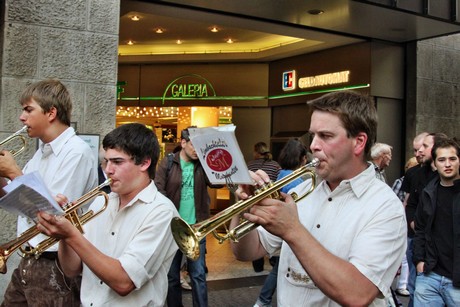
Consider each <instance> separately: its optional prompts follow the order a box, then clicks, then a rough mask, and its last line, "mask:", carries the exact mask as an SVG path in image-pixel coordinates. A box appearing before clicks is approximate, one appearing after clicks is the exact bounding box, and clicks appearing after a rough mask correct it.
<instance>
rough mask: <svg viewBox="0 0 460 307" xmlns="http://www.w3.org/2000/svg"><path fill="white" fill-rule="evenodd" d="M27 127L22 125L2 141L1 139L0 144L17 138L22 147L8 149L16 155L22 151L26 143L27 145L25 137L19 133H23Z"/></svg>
mask: <svg viewBox="0 0 460 307" xmlns="http://www.w3.org/2000/svg"><path fill="white" fill-rule="evenodd" d="M27 129H28V127H27V126H24V127H22V128H21V129H19V130H18V131H16V132H15V133H13V134H12V135H10V136H9V137H7V138H6V139H4V140H3V141H1V142H0V145H4V144H7V143H9V142H11V141H13V140H14V139H15V138H19V140H20V141H21V142H22V147H21V148H19V149H18V150H11V151H10V153H11V154H12V155H13V157H15V156H17V155H18V154H20V153H21V152H23V151H24V149H25V148H26V145H27V141H26V138H25V137H24V136H22V135H21V134H22V133H24V132H25V131H27Z"/></svg>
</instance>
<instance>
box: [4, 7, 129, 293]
mask: <svg viewBox="0 0 460 307" xmlns="http://www.w3.org/2000/svg"><path fill="white" fill-rule="evenodd" d="M0 3H1V6H2V7H1V13H2V16H0V20H1V26H2V27H1V32H0V33H1V36H0V50H1V51H0V52H1V59H0V65H1V67H0V78H1V80H0V131H1V133H0V137H1V139H3V138H4V137H6V136H7V135H9V134H10V133H12V132H14V131H17V130H18V129H19V128H20V127H21V123H20V121H19V119H18V117H19V114H20V112H21V108H20V105H19V104H18V97H19V95H20V93H21V91H22V90H23V89H24V88H25V87H26V86H27V85H28V84H30V83H32V82H35V81H38V80H42V79H45V78H58V79H60V80H61V81H62V82H63V83H64V84H65V85H66V86H67V87H68V89H69V91H70V93H71V96H72V99H73V112H72V122H75V123H76V127H77V132H78V133H82V134H99V135H100V136H101V140H102V138H103V136H105V134H107V133H108V132H109V131H110V130H112V129H113V128H114V127H115V112H116V82H117V67H118V32H119V17H120V16H119V15H120V13H119V12H120V1H119V0H97V1H95V0H61V1H40V0H6V1H1V2H0ZM36 148H37V141H36V140H29V142H28V149H27V152H26V153H24V154H22V155H21V156H20V157H19V158H18V163H19V164H20V166H23V165H24V164H25V162H26V161H27V160H28V159H29V158H30V157H31V156H32V154H33V152H34V151H35V149H36ZM15 236H16V216H13V215H11V214H9V213H6V212H5V211H3V210H1V209H0V242H6V241H9V240H11V239H13V238H14V237H15ZM11 258H12V259H9V260H8V273H11V272H12V271H13V269H14V268H15V267H16V266H17V262H18V260H17V259H18V257H17V256H12V257H11ZM9 275H10V274H7V275H0V295H1V297H3V293H4V290H5V287H6V286H7V284H8V282H9V280H10V277H9Z"/></svg>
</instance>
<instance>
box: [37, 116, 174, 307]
mask: <svg viewBox="0 0 460 307" xmlns="http://www.w3.org/2000/svg"><path fill="white" fill-rule="evenodd" d="M102 145H103V147H104V150H105V158H104V160H105V161H106V162H107V166H106V168H105V172H106V173H107V176H108V177H109V178H110V179H111V180H112V183H111V190H112V193H111V194H110V195H109V201H108V206H107V209H105V210H104V211H103V212H102V213H100V214H99V215H98V216H97V217H95V218H94V219H92V220H90V221H89V222H88V223H86V224H85V225H84V229H85V234H82V233H80V231H79V230H78V229H77V228H76V227H75V226H74V225H72V224H71V223H70V222H69V221H68V220H67V219H65V218H57V217H55V216H52V215H49V214H47V213H44V212H41V213H39V223H38V225H37V227H38V229H39V230H40V231H42V232H44V233H45V234H47V235H49V236H52V237H55V238H58V239H60V244H59V259H60V260H61V259H62V260H64V259H65V261H63V262H62V269H63V270H64V273H65V274H66V275H68V276H78V275H79V274H80V273H81V274H82V285H81V301H82V305H83V306H158V307H163V306H164V304H165V301H166V294H167V291H168V278H167V274H168V270H169V267H170V265H171V262H172V260H173V257H174V255H175V254H176V251H177V245H176V243H175V242H174V239H173V236H172V233H171V230H170V226H169V224H170V222H171V219H172V218H173V217H177V216H179V213H178V212H177V210H176V208H175V207H174V205H173V203H172V202H171V201H170V200H169V199H168V198H166V197H165V196H164V195H163V194H161V193H160V192H159V191H158V189H157V188H156V186H155V184H154V182H153V177H154V175H155V167H156V163H157V161H158V156H159V153H160V147H159V145H158V141H157V138H156V135H155V133H154V132H153V131H152V130H150V129H148V128H147V127H145V126H144V125H141V124H126V125H123V126H120V127H118V128H116V129H115V130H113V131H112V132H110V133H109V134H107V136H106V137H105V138H104V140H103V142H102ZM99 199H100V198H99ZM99 199H96V200H95V201H94V202H93V203H92V204H91V206H90V210H94V211H95V212H97V211H98V210H99V207H100V205H101V204H100V202H99V201H98V200H99ZM61 201H62V199H61ZM61 201H60V203H61ZM64 202H65V201H64Z"/></svg>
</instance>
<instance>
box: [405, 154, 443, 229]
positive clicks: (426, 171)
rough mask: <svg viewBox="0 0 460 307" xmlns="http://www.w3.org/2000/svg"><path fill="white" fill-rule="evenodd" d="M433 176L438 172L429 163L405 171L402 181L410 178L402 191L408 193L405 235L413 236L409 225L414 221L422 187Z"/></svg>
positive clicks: (436, 175)
mask: <svg viewBox="0 0 460 307" xmlns="http://www.w3.org/2000/svg"><path fill="white" fill-rule="evenodd" d="M435 177H438V172H437V171H433V170H432V169H431V164H430V163H429V164H425V165H422V166H414V167H413V168H410V169H408V170H407V172H406V176H405V177H404V181H406V179H407V180H409V179H411V183H410V188H409V190H405V189H404V188H403V190H404V191H406V192H408V193H409V198H408V200H407V205H406V221H407V236H408V237H409V238H413V237H414V231H413V230H412V227H410V223H412V222H413V221H415V212H416V211H417V206H418V204H419V200H420V194H422V191H423V189H424V188H425V187H426V186H427V184H428V183H429V182H430V181H431V180H433V178H435ZM405 184H407V182H406V183H405V182H403V185H404V186H405Z"/></svg>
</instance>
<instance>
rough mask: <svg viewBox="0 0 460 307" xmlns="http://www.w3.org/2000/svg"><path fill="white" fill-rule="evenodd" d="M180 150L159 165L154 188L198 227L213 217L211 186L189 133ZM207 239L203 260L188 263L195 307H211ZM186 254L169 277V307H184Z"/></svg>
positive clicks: (202, 246)
mask: <svg viewBox="0 0 460 307" xmlns="http://www.w3.org/2000/svg"><path fill="white" fill-rule="evenodd" d="M180 143H181V150H180V151H178V152H176V153H175V154H174V157H173V159H172V160H170V159H169V158H168V157H167V156H166V157H165V158H164V159H163V160H162V161H161V162H160V164H159V165H158V170H157V173H156V175H155V184H156V186H157V188H158V190H159V191H160V192H161V193H163V194H164V195H165V196H166V197H168V198H169V199H171V201H172V202H173V203H174V205H175V206H176V208H177V210H178V211H179V215H180V216H181V218H182V219H184V220H185V221H186V222H187V223H188V224H190V225H191V224H195V223H197V222H200V221H203V220H205V219H207V218H209V216H210V209H209V205H210V198H209V194H208V186H209V187H212V188H220V187H222V186H221V185H219V186H215V185H212V184H211V183H210V182H209V180H208V178H207V177H206V174H205V171H204V169H203V167H202V165H201V163H200V161H199V160H198V155H197V152H196V150H195V147H194V146H193V144H192V142H191V140H190V133H189V130H188V129H184V130H182V132H181V141H180ZM205 254H206V239H203V240H202V241H201V242H200V257H199V258H198V259H197V260H196V261H192V260H190V259H187V271H188V273H189V276H190V282H191V286H192V298H193V306H195V307H199V306H208V288H207V284H206V262H205ZM182 257H183V253H182V252H181V251H180V250H179V251H177V253H176V255H175V256H174V259H173V262H172V264H171V268H170V270H169V273H168V295H167V299H166V301H167V304H168V307H176V306H182V289H181V283H180V270H181V262H182Z"/></svg>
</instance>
